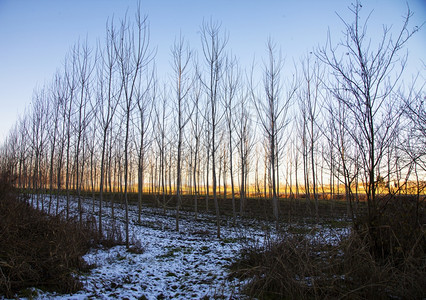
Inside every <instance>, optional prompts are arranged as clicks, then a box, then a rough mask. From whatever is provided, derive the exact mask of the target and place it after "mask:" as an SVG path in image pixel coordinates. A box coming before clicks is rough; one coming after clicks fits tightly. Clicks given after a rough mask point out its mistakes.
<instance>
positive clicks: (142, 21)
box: [114, 7, 152, 247]
mask: <svg viewBox="0 0 426 300" xmlns="http://www.w3.org/2000/svg"><path fill="white" fill-rule="evenodd" d="M134 22H135V23H134V24H131V22H130V21H129V19H128V18H127V17H126V18H125V19H124V20H123V21H122V22H121V26H120V29H119V32H118V37H117V39H116V40H115V43H114V49H115V55H116V57H117V64H118V68H119V70H120V71H119V72H120V79H121V85H122V88H123V92H122V95H123V97H122V98H123V101H122V111H123V115H124V120H125V124H124V126H125V132H124V201H125V210H126V212H125V215H126V225H125V227H126V230H125V231H126V246H127V247H129V208H128V203H129V202H128V182H129V164H130V162H129V145H130V142H129V140H130V133H131V131H130V130H131V128H130V125H131V124H132V120H131V116H132V113H133V111H134V108H135V102H136V100H137V92H138V86H139V84H141V82H140V81H141V78H142V72H144V71H145V70H146V67H147V66H148V64H149V62H150V61H151V59H152V53H151V52H150V49H149V26H148V19H147V17H146V16H142V15H141V12H140V7H138V10H137V12H136V15H135V21H134Z"/></svg>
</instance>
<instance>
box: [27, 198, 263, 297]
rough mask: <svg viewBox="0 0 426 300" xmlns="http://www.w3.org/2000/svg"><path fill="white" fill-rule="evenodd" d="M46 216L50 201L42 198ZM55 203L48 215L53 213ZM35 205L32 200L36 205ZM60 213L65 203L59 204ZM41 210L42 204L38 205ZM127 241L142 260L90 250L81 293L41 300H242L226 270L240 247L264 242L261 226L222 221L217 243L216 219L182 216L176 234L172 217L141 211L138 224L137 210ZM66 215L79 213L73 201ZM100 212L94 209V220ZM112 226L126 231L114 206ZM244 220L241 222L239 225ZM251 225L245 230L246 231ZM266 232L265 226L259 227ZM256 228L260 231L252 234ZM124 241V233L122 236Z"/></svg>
mask: <svg viewBox="0 0 426 300" xmlns="http://www.w3.org/2000/svg"><path fill="white" fill-rule="evenodd" d="M42 201H44V208H45V210H47V207H48V205H47V203H48V197H44V199H43V200H42ZM55 202H56V201H55V200H53V201H52V207H51V211H52V212H54V211H55V210H56V207H55ZM35 203H36V201H35V200H34V205H35ZM59 205H60V206H59V207H60V211H61V210H63V208H64V207H65V199H64V198H60V204H59ZM40 207H41V204H40ZM92 207H93V206H92V200H91V199H85V200H83V210H84V211H85V216H84V218H87V216H91V215H92V213H91V212H92ZM129 208H130V209H129V219H130V226H129V228H130V230H129V231H130V240H131V241H132V242H133V243H137V244H140V245H141V246H142V248H143V249H144V252H143V253H142V254H135V253H130V252H128V251H127V250H126V247H125V246H115V247H113V248H111V249H92V250H91V251H90V252H89V253H88V254H86V255H85V257H84V259H85V260H86V261H87V262H88V263H90V264H94V265H95V266H96V267H95V268H94V269H92V270H91V272H90V274H82V275H80V280H81V281H82V282H83V284H84V288H83V290H82V291H80V292H78V293H76V294H73V295H57V294H50V293H41V294H40V297H39V298H40V299H47V298H48V299H51V298H62V299H91V298H92V299H117V298H118V299H201V298H205V299H211V298H212V299H213V298H214V299H217V298H224V299H241V298H242V295H240V294H239V292H238V291H239V283H238V282H236V281H229V280H228V279H227V275H228V270H227V266H228V265H229V264H230V262H231V261H232V260H233V259H234V258H235V256H236V255H237V253H238V251H239V249H240V248H241V243H242V242H243V241H244V240H247V237H250V239H256V240H257V239H259V240H262V239H263V237H264V235H265V233H264V231H263V230H261V229H260V227H261V223H258V224H254V222H255V221H253V220H245V222H244V223H247V222H250V225H249V224H244V226H243V225H240V226H239V227H235V226H231V225H230V224H227V223H228V222H230V220H225V218H224V219H223V224H222V228H221V233H222V239H217V238H216V227H215V223H214V217H213V216H211V215H208V214H199V218H198V220H195V218H194V214H193V213H191V212H181V218H180V230H179V232H177V231H175V230H174V229H175V215H174V211H166V214H165V215H164V214H163V211H162V210H161V209H156V208H146V207H145V208H144V209H143V212H142V223H141V224H138V223H137V207H135V206H130V207H129ZM70 211H73V212H77V203H76V201H72V202H71V207H70ZM110 212H111V208H110V207H109V206H107V207H104V208H103V220H104V222H105V225H106V226H108V224H111V222H112V219H111V216H110ZM97 214H98V208H97V203H96V206H95V214H94V217H96V218H97V216H96V215H97ZM115 219H116V225H117V226H120V227H121V230H122V231H124V222H123V220H124V209H122V207H121V206H120V205H118V204H116V206H115ZM241 221H242V220H240V223H241ZM247 225H249V226H247ZM263 226H264V225H263ZM256 228H258V229H256ZM123 236H124V232H123Z"/></svg>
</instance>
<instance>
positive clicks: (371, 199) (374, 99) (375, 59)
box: [317, 1, 418, 220]
mask: <svg viewBox="0 0 426 300" xmlns="http://www.w3.org/2000/svg"><path fill="white" fill-rule="evenodd" d="M361 7H362V6H361V4H360V3H359V2H358V1H357V2H356V3H355V4H353V5H352V6H351V7H350V8H349V9H350V11H351V12H352V13H353V15H354V21H353V23H348V22H346V21H345V20H343V19H342V22H343V24H344V26H345V31H344V38H343V39H342V41H341V42H340V43H339V44H338V45H337V46H336V47H335V46H333V45H332V42H331V38H329V39H328V41H327V45H326V46H325V47H323V48H321V49H320V50H319V51H318V53H317V55H318V57H319V59H320V60H322V61H323V62H324V63H325V64H326V65H328V66H329V67H330V70H331V72H332V75H333V77H334V78H333V79H334V83H333V84H331V85H332V87H331V90H332V92H333V94H334V96H335V98H336V99H337V101H339V102H340V103H341V105H343V106H344V109H345V110H347V111H348V113H350V114H351V117H352V118H353V119H354V121H355V124H356V130H346V131H347V133H348V134H349V135H350V136H351V138H352V140H353V141H354V142H355V143H356V146H357V147H358V148H359V150H360V151H359V152H358V153H359V154H360V158H361V159H362V165H363V172H364V183H365V190H366V195H367V202H368V212H369V217H370V220H371V218H373V217H374V216H375V215H376V213H377V203H376V184H377V179H378V175H379V174H380V171H379V168H380V165H379V164H380V162H381V160H382V158H383V154H384V149H385V148H386V147H387V145H388V142H389V140H390V137H391V136H393V135H394V134H395V129H396V128H397V124H398V120H399V116H400V111H398V109H396V108H397V107H398V106H396V105H394V103H393V101H394V98H393V97H391V94H392V93H393V92H394V89H395V86H396V84H397V83H398V81H399V79H400V77H401V74H402V72H403V70H404V67H405V65H406V58H407V55H406V54H405V55H401V54H400V52H401V49H403V47H404V45H405V44H406V42H407V41H408V40H409V38H410V37H411V36H412V35H413V34H414V33H415V32H416V31H417V30H418V28H415V29H414V30H412V31H410V30H409V29H408V22H409V20H410V17H411V15H412V13H411V11H410V10H409V9H408V11H407V14H406V16H405V19H404V22H403V25H402V28H401V29H400V30H399V31H398V32H397V33H396V37H395V38H394V37H393V35H391V30H390V28H389V27H386V26H384V27H383V34H382V37H381V39H380V40H379V41H378V43H377V44H376V46H375V47H376V48H375V49H374V48H373V44H372V41H371V39H370V38H368V35H367V23H368V21H369V17H367V18H366V20H365V23H361V16H360V12H361ZM370 15H371V14H370Z"/></svg>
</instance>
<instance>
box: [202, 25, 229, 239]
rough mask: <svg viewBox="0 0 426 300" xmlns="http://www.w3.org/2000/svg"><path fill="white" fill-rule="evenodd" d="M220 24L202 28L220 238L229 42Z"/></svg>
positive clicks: (209, 131) (213, 177)
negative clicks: (220, 154) (219, 171)
mask: <svg viewBox="0 0 426 300" xmlns="http://www.w3.org/2000/svg"><path fill="white" fill-rule="evenodd" d="M220 27H221V26H220V24H218V23H215V22H213V21H211V20H210V22H205V21H204V22H203V24H202V27H201V45H202V49H203V55H204V59H205V62H206V65H207V69H208V71H207V72H208V75H207V78H206V79H205V80H203V84H204V86H205V88H206V92H207V97H208V101H209V109H210V111H209V116H208V117H207V118H206V119H207V122H208V127H209V128H208V133H209V134H210V136H209V138H210V141H211V144H210V145H211V149H210V150H211V162H212V181H213V186H212V188H213V201H214V204H215V212H216V225H217V237H218V238H220V212H219V203H218V200H217V176H216V150H217V149H218V144H217V141H216V135H217V128H218V125H219V122H220V121H221V119H222V116H223V115H222V114H221V109H220V93H221V91H220V82H221V80H222V77H223V71H224V57H225V56H224V55H225V53H224V50H225V46H226V44H227V42H228V37H227V35H225V36H223V37H221V36H220Z"/></svg>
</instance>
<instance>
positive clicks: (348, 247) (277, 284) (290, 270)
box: [231, 202, 426, 299]
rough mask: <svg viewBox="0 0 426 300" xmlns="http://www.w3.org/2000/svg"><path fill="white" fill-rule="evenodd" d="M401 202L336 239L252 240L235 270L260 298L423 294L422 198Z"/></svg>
mask: <svg viewBox="0 0 426 300" xmlns="http://www.w3.org/2000/svg"><path fill="white" fill-rule="evenodd" d="M397 204H398V203H394V204H392V205H389V206H387V208H386V209H385V210H383V211H382V213H381V216H380V218H379V217H377V219H376V224H375V225H374V228H372V226H371V225H367V223H366V222H364V223H361V221H360V222H359V223H358V226H357V229H356V230H352V233H351V234H350V235H349V236H348V237H347V238H344V239H343V240H342V241H341V242H340V243H339V244H338V245H330V244H329V243H327V241H325V240H324V241H318V240H316V241H315V242H312V241H311V240H309V239H308V238H307V237H306V236H305V235H303V234H296V235H295V234H285V235H283V236H281V237H280V238H279V239H275V240H268V241H267V242H266V243H265V244H264V245H256V244H248V245H247V246H246V247H244V249H243V250H242V251H241V253H240V254H241V255H240V259H239V260H238V261H237V262H235V263H234V264H233V265H232V266H231V270H232V274H231V276H232V277H238V278H240V279H242V280H246V281H245V293H246V294H247V295H249V296H250V297H255V298H258V299H389V298H396V299H423V298H424V297H426V257H425V248H426V235H425V228H424V214H423V210H422V209H423V208H424V203H423V204H422V205H421V206H422V208H421V210H420V211H419V210H418V207H415V206H413V205H414V202H411V204H408V203H404V205H402V204H398V205H397ZM417 204H418V203H417ZM413 213H415V214H416V215H417V217H419V218H417V219H416V218H414V219H412V217H413ZM416 220H417V221H416ZM421 220H423V221H421Z"/></svg>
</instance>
